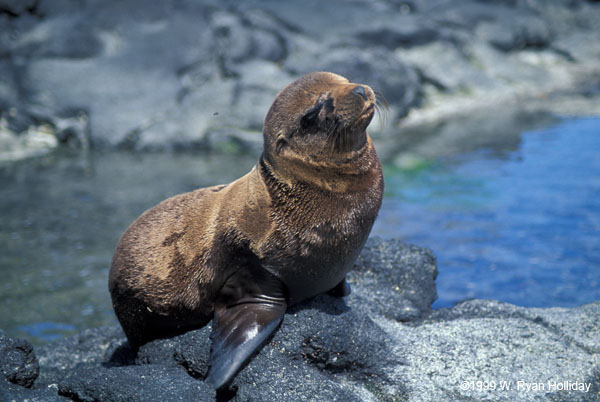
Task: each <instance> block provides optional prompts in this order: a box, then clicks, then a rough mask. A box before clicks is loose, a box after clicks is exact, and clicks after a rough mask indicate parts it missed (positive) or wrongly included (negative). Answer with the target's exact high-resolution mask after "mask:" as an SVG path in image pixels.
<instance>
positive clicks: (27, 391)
mask: <svg viewBox="0 0 600 402" xmlns="http://www.w3.org/2000/svg"><path fill="white" fill-rule="evenodd" d="M70 400H71V399H68V398H66V397H63V396H60V395H58V389H57V387H56V386H49V387H44V388H35V389H31V388H24V387H21V386H19V385H16V384H13V383H10V382H7V381H4V380H2V379H0V401H11V402H12V401H15V402H17V401H19V402H21V401H31V402H64V401H70Z"/></svg>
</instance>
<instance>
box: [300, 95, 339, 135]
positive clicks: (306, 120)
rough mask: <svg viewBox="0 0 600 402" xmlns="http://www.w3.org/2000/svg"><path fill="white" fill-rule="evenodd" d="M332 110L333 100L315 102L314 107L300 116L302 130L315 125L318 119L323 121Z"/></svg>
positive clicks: (333, 107)
mask: <svg viewBox="0 0 600 402" xmlns="http://www.w3.org/2000/svg"><path fill="white" fill-rule="evenodd" d="M334 109H335V106H333V99H331V98H328V99H325V100H322V101H319V102H317V104H316V105H315V106H313V107H312V108H311V109H309V110H308V112H306V113H305V114H304V116H302V120H301V122H300V124H301V126H302V129H307V128H309V127H312V126H315V125H317V124H318V123H319V120H320V119H325V117H326V116H327V115H329V114H330V113H332V112H333V111H334Z"/></svg>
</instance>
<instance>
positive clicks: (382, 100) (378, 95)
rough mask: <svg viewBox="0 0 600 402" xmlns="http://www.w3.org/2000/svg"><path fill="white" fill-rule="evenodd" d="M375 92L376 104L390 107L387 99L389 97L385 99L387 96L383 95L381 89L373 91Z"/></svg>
mask: <svg viewBox="0 0 600 402" xmlns="http://www.w3.org/2000/svg"><path fill="white" fill-rule="evenodd" d="M373 92H374V93H375V104H376V105H380V106H382V107H384V108H385V109H389V106H390V105H389V103H388V101H387V99H385V96H383V93H382V92H379V91H373Z"/></svg>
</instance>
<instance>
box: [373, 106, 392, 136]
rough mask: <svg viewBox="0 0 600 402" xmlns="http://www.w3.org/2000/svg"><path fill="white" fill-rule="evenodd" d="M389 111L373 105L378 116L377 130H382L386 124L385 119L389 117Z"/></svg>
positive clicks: (383, 107)
mask: <svg viewBox="0 0 600 402" xmlns="http://www.w3.org/2000/svg"><path fill="white" fill-rule="evenodd" d="M389 111H390V109H389V108H387V107H385V106H382V105H380V104H379V103H377V102H376V103H375V112H376V113H377V114H378V115H379V124H378V126H379V130H383V129H384V128H385V126H386V124H387V119H388V116H389Z"/></svg>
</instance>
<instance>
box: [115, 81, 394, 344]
mask: <svg viewBox="0 0 600 402" xmlns="http://www.w3.org/2000/svg"><path fill="white" fill-rule="evenodd" d="M356 86H357V84H352V83H349V82H348V81H347V80H346V79H345V78H343V77H340V76H337V75H335V74H331V73H312V74H308V75H306V76H304V77H302V78H300V79H299V80H297V81H295V82H294V83H292V84H290V85H289V86H288V87H286V88H284V89H283V90H282V91H281V92H280V93H279V94H278V96H277V97H276V99H275V101H274V103H273V105H272V106H271V108H270V110H269V112H268V114H267V117H266V119H265V124H264V152H263V155H262V156H261V158H260V160H259V162H258V164H257V165H256V166H255V167H254V168H253V169H252V170H251V171H250V172H249V173H248V174H246V175H245V176H243V177H241V178H240V179H238V180H236V181H234V182H233V183H230V184H227V185H221V186H215V187H210V188H204V189H199V190H196V191H193V192H190V193H185V194H180V195H177V196H174V197H172V198H169V199H167V200H165V201H163V202H161V203H160V204H158V205H157V206H155V207H154V208H152V209H150V210H148V211H146V212H145V213H144V214H142V215H141V216H140V217H139V218H138V219H137V220H136V221H135V222H134V223H133V224H132V225H131V226H130V227H129V228H128V229H127V230H126V232H125V233H124V234H123V236H122V238H121V240H120V241H119V244H118V246H117V249H116V251H115V254H114V257H113V260H112V263H111V269H110V276H109V288H110V293H111V296H112V300H113V307H114V310H115V313H116V315H117V318H118V319H119V321H120V323H121V325H122V327H123V329H124V331H125V333H126V335H127V337H128V339H129V341H130V343H131V344H132V345H133V346H134V347H137V346H139V345H141V344H143V343H145V342H148V341H149V340H152V339H155V338H159V337H166V336H171V335H175V334H178V333H182V332H184V331H187V330H189V329H192V328H199V327H202V326H203V325H205V324H206V323H208V321H210V320H211V319H212V318H213V314H214V311H215V308H218V306H219V305H226V304H227V303H228V300H229V299H230V298H234V299H235V297H237V296H235V292H242V293H243V292H244V291H245V290H244V289H238V288H236V286H237V287H239V281H238V282H236V284H235V286H234V287H233V288H232V289H233V290H231V292H233V295H232V294H230V293H231V292H230V291H229V290H227V291H225V290H224V289H229V288H228V285H227V284H228V283H229V282H228V281H230V280H231V279H230V278H233V277H236V276H237V277H239V273H240V272H242V273H243V272H245V271H248V272H249V271H252V270H266V271H268V272H270V273H271V274H272V275H274V276H275V277H276V278H278V279H279V280H280V281H281V282H283V284H284V288H285V297H286V300H287V302H288V304H294V303H297V302H300V301H302V300H304V299H306V298H309V297H312V296H315V295H317V294H319V293H322V292H325V291H328V290H329V289H332V288H334V287H335V286H336V285H337V284H338V283H340V281H343V279H344V277H345V275H346V273H347V272H348V270H349V269H351V267H352V265H353V263H354V261H355V259H356V257H357V256H358V254H359V252H360V250H361V248H362V247H363V245H364V243H365V241H366V239H367V237H368V234H369V232H370V230H371V227H372V225H373V222H374V220H375V218H376V216H377V213H378V211H379V207H380V204H381V198H382V193H383V178H382V173H381V166H380V163H379V160H378V158H377V155H376V153H375V150H374V148H373V146H372V144H371V140H370V138H369V136H368V134H367V133H366V127H367V125H368V124H369V122H370V120H371V118H372V116H373V115H372V112H368V111H367V112H368V113H366V114H364V115H363V113H364V112H365V110H366V109H367V107H368V105H370V104H372V106H373V107H374V106H375V95H374V94H373V92H372V91H371V90H370V88H368V87H366V86H365V88H366V93H367V95H368V100H367V101H362V100H361V99H359V98H360V97H358V98H357V95H356V94H354V93H352V92H351V91H352V89H354V88H355V87H356Z"/></svg>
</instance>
